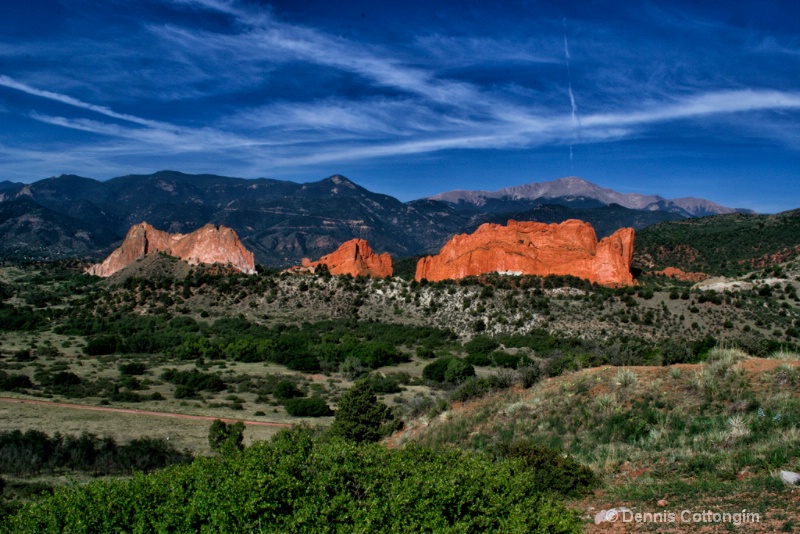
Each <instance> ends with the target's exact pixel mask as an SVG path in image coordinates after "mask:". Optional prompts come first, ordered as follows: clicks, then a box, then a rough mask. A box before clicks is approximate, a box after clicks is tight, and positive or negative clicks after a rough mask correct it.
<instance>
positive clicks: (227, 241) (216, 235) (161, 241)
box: [86, 222, 256, 277]
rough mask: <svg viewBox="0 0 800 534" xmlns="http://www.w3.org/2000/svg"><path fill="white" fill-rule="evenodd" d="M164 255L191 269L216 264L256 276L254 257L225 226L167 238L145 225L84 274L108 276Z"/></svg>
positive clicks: (206, 228) (132, 229)
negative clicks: (185, 262)
mask: <svg viewBox="0 0 800 534" xmlns="http://www.w3.org/2000/svg"><path fill="white" fill-rule="evenodd" d="M158 252H163V253H165V254H168V255H170V256H175V257H176V258H178V259H181V260H184V261H187V262H188V263H190V264H192V265H197V264H199V263H209V264H211V263H219V264H223V265H231V266H232V267H234V268H235V269H237V270H239V271H241V272H243V273H246V274H255V272H256V269H255V262H254V259H253V253H252V252H250V251H249V250H247V249H246V248H244V245H242V243H241V242H240V241H239V237H238V236H237V235H236V232H234V231H233V230H232V229H230V228H227V227H225V226H214V225H213V224H207V225H205V226H203V227H202V228H199V229H197V230H195V231H194V232H192V233H189V234H170V233H168V232H163V231H161V230H157V229H156V228H153V227H152V226H151V225H149V224H147V223H146V222H142V223H140V224H135V225H133V226H131V229H130V230H128V235H126V236H125V240H124V241H123V242H122V245H120V246H119V248H118V249H116V250H115V251H114V252H112V253H111V255H110V256H109V257H108V258H106V259H105V261H103V262H102V263H98V264H95V265H92V266H91V267H89V269H87V271H86V272H87V273H89V274H93V275H95V276H103V277H106V276H111V275H112V274H114V273H115V272H117V271H119V270H121V269H124V268H125V267H127V266H128V265H130V264H131V263H133V262H134V261H136V260H137V259H139V258H143V257H144V256H146V255H148V254H156V253H158Z"/></svg>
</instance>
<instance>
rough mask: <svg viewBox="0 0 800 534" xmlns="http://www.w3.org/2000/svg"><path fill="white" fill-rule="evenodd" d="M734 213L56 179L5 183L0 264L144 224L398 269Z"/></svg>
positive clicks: (572, 194) (245, 184) (586, 185)
mask: <svg viewBox="0 0 800 534" xmlns="http://www.w3.org/2000/svg"><path fill="white" fill-rule="evenodd" d="M734 211H737V210H735V209H733V208H727V207H724V206H720V205H718V204H715V203H713V202H710V201H706V200H700V199H674V200H667V199H664V198H662V197H658V196H655V195H649V196H648V195H635V194H622V193H617V192H615V191H613V190H610V189H604V188H601V187H599V186H597V185H594V184H592V183H590V182H587V181H585V180H581V179H579V178H562V179H559V180H554V181H552V182H544V183H534V184H528V185H523V186H517V187H510V188H505V189H501V190H499V191H496V192H493V193H489V192H485V191H451V192H448V193H442V194H440V195H436V196H434V197H430V198H425V199H419V200H413V201H411V202H401V201H400V200H398V199H396V198H393V197H391V196H388V195H383V194H379V193H374V192H371V191H368V190H367V189H365V188H363V187H361V186H359V185H357V184H355V183H353V182H352V181H350V180H348V179H347V178H345V177H344V176H340V175H334V176H331V177H329V178H326V179H324V180H320V181H318V182H309V183H296V182H291V181H283V180H273V179H267V178H260V179H252V180H251V179H243V178H231V177H224V176H216V175H209V174H200V175H191V174H184V173H181V172H176V171H160V172H157V173H154V174H149V175H128V176H121V177H118V178H112V179H110V180H107V181H98V180H94V179H90V178H84V177H80V176H75V175H61V176H58V177H53V178H47V179H44V180H40V181H38V182H34V183H31V184H21V183H14V182H9V181H3V182H0V257H4V258H7V259H46V258H58V257H67V256H80V257H90V258H98V257H100V256H102V255H105V254H107V253H108V252H109V251H110V250H111V249H112V248H113V247H114V246H116V245H117V244H119V242H120V241H121V240H122V239H123V237H124V236H125V234H126V232H127V231H128V229H129V228H130V227H131V226H132V225H134V224H138V223H140V222H142V221H147V222H148V223H150V224H152V225H153V226H155V227H157V228H159V229H163V230H164V231H167V232H171V233H188V232H191V231H193V230H195V229H197V228H199V227H201V226H203V225H205V224H207V223H213V224H222V225H225V226H228V227H231V228H233V229H234V230H235V231H236V233H237V234H238V235H239V237H240V239H241V241H242V243H243V244H244V245H245V247H247V248H248V249H249V250H251V251H252V252H253V253H254V254H255V258H256V261H257V262H258V263H261V264H266V265H271V266H276V267H282V266H287V265H292V264H296V263H298V262H299V261H300V259H301V258H303V257H311V258H316V257H320V256H321V255H324V254H327V253H330V252H331V251H333V250H335V249H336V248H337V247H338V246H339V245H340V244H341V243H343V242H345V241H347V240H350V239H353V238H361V239H365V240H367V241H368V242H369V243H370V245H371V246H372V247H373V248H374V249H375V250H376V251H380V252H384V251H385V252H389V253H390V254H392V255H393V256H395V257H401V258H402V257H408V256H414V255H419V254H426V253H435V252H437V251H438V250H439V248H440V247H441V246H442V245H443V244H444V243H445V242H446V241H447V240H448V239H449V238H450V237H452V236H453V235H454V234H457V233H464V232H471V231H473V230H474V229H475V228H477V227H478V226H479V225H480V224H482V223H484V222H500V223H505V222H506V221H507V220H508V219H515V220H535V221H540V222H561V221H564V220H566V219H570V218H578V219H583V220H586V221H588V222H590V223H592V225H593V226H594V227H595V228H596V229H597V233H598V237H603V236H606V235H609V234H611V233H613V232H614V231H615V230H616V229H618V228H620V227H625V226H631V227H633V228H636V229H637V230H638V229H641V228H644V227H646V226H649V225H651V224H654V223H657V222H663V221H669V220H677V219H682V218H686V217H696V216H701V215H708V214H717V213H731V212H734Z"/></svg>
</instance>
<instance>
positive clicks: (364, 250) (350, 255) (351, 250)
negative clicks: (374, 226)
mask: <svg viewBox="0 0 800 534" xmlns="http://www.w3.org/2000/svg"><path fill="white" fill-rule="evenodd" d="M319 265H327V266H328V271H330V273H331V274H350V275H352V276H371V277H373V278H385V277H387V276H392V258H391V256H389V254H387V253H386V252H384V253H383V254H380V255H379V254H376V253H374V252H373V251H372V249H371V248H370V246H369V244H368V243H367V242H366V241H364V240H363V239H351V240H350V241H348V242H346V243H343V244H342V246H340V247H339V248H338V249H336V252H332V253H331V254H328V255H326V256H322V257H321V258H320V259H319V261H311V260H309V259H308V258H303V267H313V268H316V267H317V266H319Z"/></svg>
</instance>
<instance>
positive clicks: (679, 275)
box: [653, 267, 710, 282]
mask: <svg viewBox="0 0 800 534" xmlns="http://www.w3.org/2000/svg"><path fill="white" fill-rule="evenodd" d="M653 274H654V275H656V276H666V277H668V278H675V279H676V280H683V281H684V282H702V281H703V280H705V279H706V278H710V277H709V276H708V275H707V274H706V273H694V272H689V273H687V272H686V271H684V270H682V269H678V268H677V267H667V268H666V269H664V270H663V271H654V272H653Z"/></svg>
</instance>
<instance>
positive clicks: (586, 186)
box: [429, 176, 753, 217]
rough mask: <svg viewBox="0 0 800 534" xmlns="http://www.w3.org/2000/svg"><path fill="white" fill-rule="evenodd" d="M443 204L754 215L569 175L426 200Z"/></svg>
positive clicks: (495, 208)
mask: <svg viewBox="0 0 800 534" xmlns="http://www.w3.org/2000/svg"><path fill="white" fill-rule="evenodd" d="M429 198H430V199H431V200H438V201H442V202H446V203H448V204H450V205H451V206H453V207H454V208H456V209H458V210H461V211H478V212H510V211H522V209H524V208H528V209H530V208H533V207H535V206H539V205H542V204H556V205H562V206H568V207H577V208H599V207H603V206H610V205H612V204H617V205H619V206H622V207H624V208H629V209H633V210H641V211H666V212H669V213H676V214H678V215H681V216H683V217H705V216H707V215H722V214H726V213H753V211H751V210H747V209H741V208H728V207H725V206H721V205H719V204H717V203H715V202H711V201H710V200H704V199H702V198H693V197H685V198H673V199H666V198H664V197H661V196H658V195H642V194H640V193H618V192H617V191H614V190H613V189H607V188H604V187H600V186H599V185H596V184H593V183H591V182H587V181H586V180H583V179H581V178H577V177H575V176H570V177H567V178H559V179H557V180H552V181H549V182H535V183H531V184H525V185H517V186H513V187H504V188H502V189H498V190H497V191H463V190H456V191H448V192H445V193H440V194H438V195H434V196H432V197H429Z"/></svg>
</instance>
